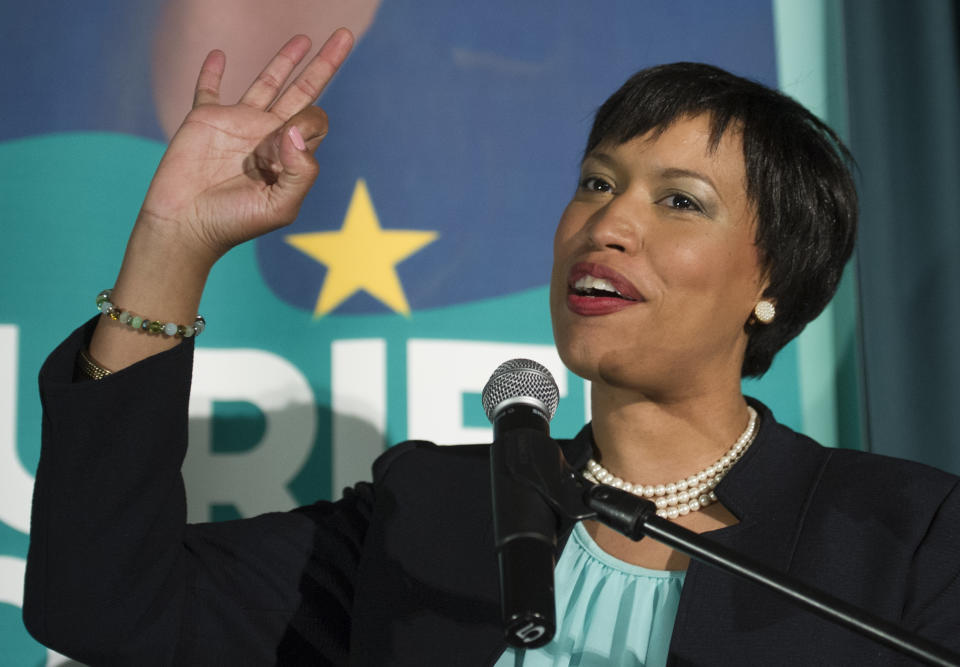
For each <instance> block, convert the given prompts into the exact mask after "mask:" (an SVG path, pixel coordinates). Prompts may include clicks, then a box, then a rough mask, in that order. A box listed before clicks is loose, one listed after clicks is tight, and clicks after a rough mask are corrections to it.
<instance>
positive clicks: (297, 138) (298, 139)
mask: <svg viewBox="0 0 960 667" xmlns="http://www.w3.org/2000/svg"><path fill="white" fill-rule="evenodd" d="M287 134H289V135H290V139H291V140H293V145H294V146H296V147H297V149H298V150H301V151H305V150H307V144H306V142H305V141H304V140H303V135H302V134H300V130H298V129H297V126H296V125H294V126H292V127H291V128H290V129H289V130H287Z"/></svg>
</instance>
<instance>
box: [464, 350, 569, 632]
mask: <svg viewBox="0 0 960 667" xmlns="http://www.w3.org/2000/svg"><path fill="white" fill-rule="evenodd" d="M559 399H560V392H559V390H558V389H557V383H556V382H555V381H554V379H553V376H552V375H550V371H548V370H547V369H546V368H545V367H544V366H541V365H540V364H538V363H537V362H535V361H531V360H529V359H512V360H510V361H507V362H504V363H503V364H500V366H498V367H497V369H496V370H495V371H494V372H493V375H491V376H490V379H489V380H488V381H487V384H486V386H485V387H484V388H483V394H482V401H483V409H484V412H486V413H487V418H488V419H489V420H490V421H491V422H492V423H493V446H492V447H491V449H490V484H491V493H492V497H493V535H494V544H495V548H496V551H497V558H498V562H499V565H500V614H501V620H502V623H503V629H504V637H505V639H506V641H507V643H508V644H510V645H511V646H515V647H518V648H536V647H538V646H543V645H544V644H546V643H547V642H549V641H550V640H551V639H552V638H553V634H554V631H555V630H556V610H555V608H554V593H553V568H554V565H555V562H554V558H555V553H556V543H557V517H556V516H555V515H554V513H553V510H552V509H551V508H550V507H549V505H547V503H546V501H545V500H544V499H543V498H541V497H540V495H539V493H538V492H537V491H536V490H535V489H534V488H532V487H531V486H529V485H527V484H524V483H523V482H521V481H520V480H518V479H516V478H515V477H514V476H513V475H512V474H511V472H510V469H509V467H508V465H507V459H508V456H509V452H510V448H511V447H518V446H520V443H521V442H522V441H523V440H524V439H527V438H539V439H542V438H549V437H550V420H551V419H552V418H553V415H554V413H555V412H556V411H557V403H558V401H559Z"/></svg>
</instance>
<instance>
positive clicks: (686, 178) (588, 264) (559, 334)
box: [550, 115, 766, 397]
mask: <svg viewBox="0 0 960 667" xmlns="http://www.w3.org/2000/svg"><path fill="white" fill-rule="evenodd" d="M754 217H755V216H754V212H753V207H752V205H751V203H750V202H749V200H748V199H747V194H746V176H745V169H744V162H743V150H742V144H741V138H740V134H739V132H736V131H734V130H728V131H727V132H726V133H725V134H724V135H723V138H722V140H721V141H720V144H719V145H718V146H717V147H716V149H715V150H712V151H711V149H710V119H709V117H708V116H706V115H701V116H697V117H695V118H687V119H681V120H678V121H676V122H675V123H673V124H672V125H671V126H670V127H669V128H667V130H666V131H664V132H663V133H662V134H661V135H660V136H659V137H653V136H652V135H650V134H647V135H644V136H640V137H635V138H634V139H631V140H630V141H627V142H625V143H623V144H620V145H609V144H607V145H601V146H599V147H597V148H596V149H595V150H594V151H592V152H591V153H590V154H589V155H587V156H586V159H585V160H584V161H583V165H582V168H581V176H580V183H579V186H578V188H577V192H576V194H575V196H574V198H573V201H571V202H570V204H569V205H568V206H567V208H566V210H565V211H564V213H563V216H562V217H561V219H560V224H559V225H558V227H557V232H556V236H555V238H554V248H553V249H554V263H553V276H552V279H551V289H550V307H551V312H552V316H553V329H554V337H555V339H556V343H557V348H558V349H559V351H560V356H561V358H562V359H563V361H564V363H566V365H567V366H568V367H569V368H570V369H571V370H573V371H574V372H575V373H577V374H578V375H580V376H582V377H585V378H587V379H589V380H591V381H593V382H604V383H607V384H610V385H614V386H622V387H627V388H633V389H636V390H639V391H641V392H643V393H645V394H647V395H649V396H651V397H652V396H654V395H656V394H663V393H669V394H672V395H675V394H676V392H677V391H680V392H681V393H684V392H687V393H689V392H701V391H709V390H710V389H711V388H713V387H714V386H715V385H717V383H723V385H724V386H729V385H730V384H731V383H736V384H735V386H737V387H738V386H739V381H740V368H741V365H742V362H743V355H744V351H745V349H746V342H747V336H746V334H745V332H744V324H745V323H746V322H747V320H748V318H749V317H750V313H751V311H752V310H753V307H754V305H755V304H756V302H757V301H758V300H759V299H760V298H761V295H762V293H763V290H764V288H765V287H766V280H765V276H764V272H763V270H762V268H761V267H760V265H759V258H758V250H757V248H756V246H755V245H754V237H755V219H754Z"/></svg>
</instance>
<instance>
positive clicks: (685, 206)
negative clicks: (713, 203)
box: [657, 193, 703, 213]
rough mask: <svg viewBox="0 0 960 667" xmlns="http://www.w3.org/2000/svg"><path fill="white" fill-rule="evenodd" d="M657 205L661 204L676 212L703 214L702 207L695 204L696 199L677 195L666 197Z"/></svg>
mask: <svg viewBox="0 0 960 667" xmlns="http://www.w3.org/2000/svg"><path fill="white" fill-rule="evenodd" d="M657 203H658V204H663V205H664V206H667V207H668V208H672V209H676V210H678V211H694V212H696V213H703V207H702V206H700V204H698V203H697V200H696V199H694V198H693V197H688V196H687V195H683V194H679V193H675V194H672V195H668V196H666V197H664V198H663V199H661V200H660V201H659V202H657Z"/></svg>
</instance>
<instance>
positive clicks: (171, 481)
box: [24, 324, 960, 665]
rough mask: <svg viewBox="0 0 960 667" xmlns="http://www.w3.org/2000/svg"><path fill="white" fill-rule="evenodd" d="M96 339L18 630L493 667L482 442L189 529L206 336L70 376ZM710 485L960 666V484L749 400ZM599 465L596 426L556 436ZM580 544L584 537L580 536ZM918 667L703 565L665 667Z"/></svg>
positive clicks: (230, 653) (779, 551) (68, 416)
mask: <svg viewBox="0 0 960 667" xmlns="http://www.w3.org/2000/svg"><path fill="white" fill-rule="evenodd" d="M91 330H92V329H91V325H90V324H88V325H87V326H86V327H84V328H82V329H80V330H78V331H77V332H75V333H74V334H73V335H72V336H71V337H70V338H69V339H68V340H67V341H66V342H65V343H63V344H62V345H61V346H60V347H59V348H57V350H55V351H54V352H53V353H52V354H51V356H50V358H49V359H48V361H47V363H46V364H45V366H44V368H43V370H42V371H41V376H40V385H41V397H42V400H43V405H44V418H43V449H42V454H41V460H40V465H39V469H38V471H37V482H36V489H35V497H34V513H33V528H32V533H31V544H30V552H29V557H28V564H27V580H26V597H25V600H24V617H25V621H26V623H27V627H28V629H29V630H30V632H31V633H32V634H33V635H34V636H35V637H37V638H38V639H39V640H40V641H42V642H43V643H45V644H47V645H49V646H51V647H53V648H55V649H57V650H58V651H60V652H62V653H64V654H66V655H70V656H73V657H76V658H77V659H78V660H81V661H84V662H87V663H89V664H92V665H134V664H136V665H270V664H280V665H301V664H303V665H308V664H309V665H317V664H348V663H349V664H355V665H439V664H458V665H490V664H492V663H494V662H495V661H496V660H497V658H498V657H499V656H500V654H501V653H502V652H503V650H504V648H505V645H504V643H503V642H502V640H501V631H500V628H499V626H498V592H497V591H498V575H497V565H496V560H495V557H494V553H493V548H492V544H493V536H492V525H491V514H490V489H489V469H488V447H487V446H483V445H476V446H457V447H437V446H436V445H433V444H430V443H424V442H410V443H404V444H402V445H398V446H396V447H394V448H392V449H390V450H389V451H388V452H386V453H385V454H384V455H383V456H381V457H380V458H379V459H378V460H377V462H376V463H375V465H374V481H373V483H372V484H367V483H361V484H358V485H357V486H356V487H354V488H353V489H348V490H346V492H345V494H344V497H343V499H341V500H339V501H337V502H318V503H315V504H313V505H310V506H307V507H303V508H300V509H297V510H294V511H292V512H285V513H275V514H267V515H263V516H260V517H256V518H253V519H247V520H242V521H230V522H223V523H216V524H202V525H186V524H185V500H184V492H183V482H182V479H181V477H180V465H181V463H182V460H183V455H184V452H185V449H186V431H187V426H186V425H187V397H188V393H189V384H190V368H191V362H192V350H193V348H192V344H191V343H190V342H188V343H185V344H182V345H180V346H178V347H176V348H174V349H173V350H170V351H168V352H165V353H163V354H160V355H157V356H155V357H152V358H150V359H147V360H144V361H143V362H141V363H139V364H136V365H135V366H133V367H131V368H129V369H126V370H124V371H122V372H120V373H116V374H114V375H112V376H110V377H108V378H106V379H104V380H101V381H98V382H79V383H74V382H73V372H74V360H75V357H76V353H77V350H78V349H79V347H80V346H81V345H84V344H85V341H86V339H87V338H88V336H89V334H90V331H91ZM754 405H755V406H756V407H757V408H758V410H759V411H760V413H761V427H760V431H759V433H758V436H757V439H756V441H755V443H754V445H753V446H752V447H751V448H750V449H749V450H748V452H747V453H746V455H745V456H744V458H743V459H742V460H741V461H740V462H739V463H737V465H736V466H735V467H734V468H733V469H732V470H731V471H730V473H728V475H727V476H726V478H725V479H724V481H723V482H722V483H721V484H720V485H719V486H718V487H717V490H716V491H717V494H718V496H719V497H720V499H721V501H722V502H723V503H724V505H725V506H726V507H727V508H728V509H729V510H730V511H731V512H733V513H734V514H735V515H736V516H737V517H738V518H739V520H740V522H739V524H737V525H736V526H732V527H729V528H724V529H722V530H717V531H713V532H711V533H708V534H707V536H708V537H710V538H711V539H713V540H715V541H716V542H718V543H721V544H724V545H726V546H728V547H730V548H733V549H737V550H739V551H741V552H744V553H748V554H750V555H751V556H752V557H753V558H754V559H756V560H759V561H761V562H764V563H766V564H768V565H770V566H772V567H775V568H777V569H779V570H782V571H784V572H788V573H790V574H791V575H793V576H795V577H797V578H799V579H800V580H802V581H805V582H807V583H809V584H812V585H814V586H817V587H819V588H822V589H824V590H827V591H829V592H831V593H832V594H834V595H836V596H839V597H841V598H843V599H846V600H848V601H850V602H852V603H854V604H857V605H860V606H862V607H865V608H867V609H869V610H871V611H872V612H873V613H875V614H877V615H880V616H883V617H885V618H888V619H890V620H893V621H896V622H898V623H901V624H903V625H904V626H906V627H908V628H911V629H913V630H915V631H917V632H919V633H921V634H923V635H925V636H926V637H928V638H930V639H933V640H934V641H936V642H939V643H942V644H944V645H947V646H950V647H952V648H953V650H955V651H960V537H958V525H960V524H958V520H960V486H958V479H957V478H956V477H953V476H951V475H948V474H946V473H943V472H941V471H938V470H935V469H932V468H929V467H925V466H922V465H919V464H915V463H910V462H906V461H899V460H894V459H890V458H884V457H880V456H874V455H869V454H863V453H859V452H853V451H847V450H832V449H825V448H822V447H820V446H818V445H817V444H815V443H814V442H812V441H811V440H809V439H808V438H806V437H804V436H802V435H799V434H797V433H794V432H793V431H791V430H789V429H787V428H786V427H784V426H781V425H779V424H777V423H776V421H775V420H774V418H773V416H772V415H771V414H770V412H769V410H767V409H766V408H765V407H763V406H762V405H760V404H758V403H754ZM561 445H562V446H563V448H564V451H565V454H566V455H567V458H568V460H569V461H570V462H571V463H572V464H573V465H582V464H583V463H584V462H585V460H586V458H587V457H588V456H589V455H590V452H591V448H592V437H591V432H590V428H589V426H587V427H585V428H584V430H583V431H582V432H581V433H580V434H579V435H578V436H577V437H576V438H575V439H573V440H569V441H561ZM567 528H568V529H569V527H567ZM902 662H904V661H903V660H902V659H901V658H899V657H898V656H897V655H896V654H894V653H892V652H890V651H888V650H887V649H884V648H881V647H879V646H877V645H875V644H873V643H871V642H869V641H867V640H865V639H861V638H859V637H857V636H855V635H854V634H852V633H851V632H850V631H848V630H845V629H841V628H837V627H834V626H832V625H831V624H829V623H828V622H826V621H823V620H821V619H819V618H818V617H816V616H813V615H811V614H808V613H805V612H802V611H799V610H798V609H796V608H794V607H793V606H792V605H791V604H789V603H788V602H785V601H782V600H780V599H779V598H778V597H776V596H774V595H772V594H769V593H766V592H764V591H762V590H760V589H759V588H758V587H756V586H755V585H753V584H750V583H747V582H743V581H740V580H737V579H735V578H733V577H731V576H729V575H726V574H723V573H719V572H716V571H714V570H712V569H710V568H708V567H706V566H703V565H700V564H698V563H696V562H693V563H691V565H690V569H689V571H688V573H687V576H686V581H685V583H684V587H683V593H682V597H681V600H680V607H679V611H678V614H677V619H676V625H675V628H674V633H673V638H672V642H671V657H670V664H672V665H727V664H729V665H816V664H825V665H881V664H901V663H902Z"/></svg>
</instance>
